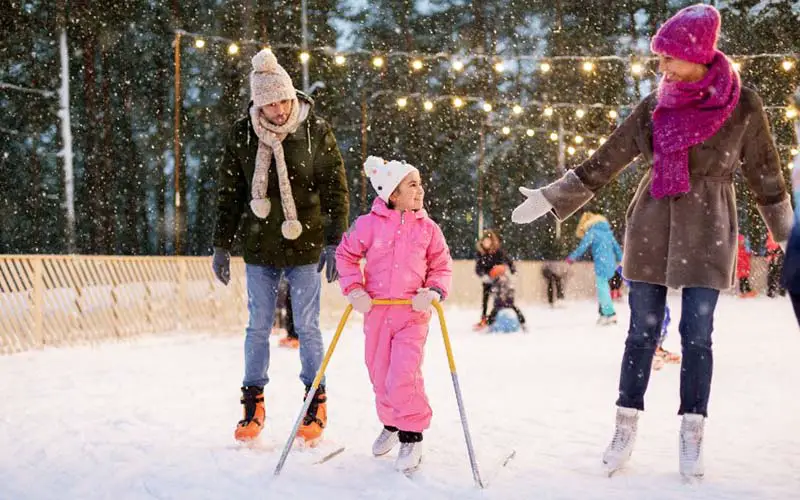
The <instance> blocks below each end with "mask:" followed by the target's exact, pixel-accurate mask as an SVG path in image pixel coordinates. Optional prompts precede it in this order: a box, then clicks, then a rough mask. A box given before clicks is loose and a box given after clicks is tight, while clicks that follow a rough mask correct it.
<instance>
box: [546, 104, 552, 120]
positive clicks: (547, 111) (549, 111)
mask: <svg viewBox="0 0 800 500" xmlns="http://www.w3.org/2000/svg"><path fill="white" fill-rule="evenodd" d="M544 116H546V117H548V118H549V117H551V116H553V108H551V107H550V106H547V107H546V108H544Z"/></svg>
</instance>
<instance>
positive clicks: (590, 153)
mask: <svg viewBox="0 0 800 500" xmlns="http://www.w3.org/2000/svg"><path fill="white" fill-rule="evenodd" d="M586 153H587V154H588V155H589V156H592V155H593V154H594V149H590V150H588V151H586Z"/></svg>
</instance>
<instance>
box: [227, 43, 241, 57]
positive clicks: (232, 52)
mask: <svg viewBox="0 0 800 500" xmlns="http://www.w3.org/2000/svg"><path fill="white" fill-rule="evenodd" d="M238 53H239V46H238V45H236V44H235V43H232V44H230V45H228V54H230V55H232V56H235V55H236V54H238Z"/></svg>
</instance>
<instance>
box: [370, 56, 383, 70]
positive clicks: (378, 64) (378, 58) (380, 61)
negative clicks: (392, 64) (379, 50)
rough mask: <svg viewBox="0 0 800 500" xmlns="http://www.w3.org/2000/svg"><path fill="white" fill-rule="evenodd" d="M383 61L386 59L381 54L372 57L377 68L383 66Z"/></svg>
mask: <svg viewBox="0 0 800 500" xmlns="http://www.w3.org/2000/svg"><path fill="white" fill-rule="evenodd" d="M383 63H384V60H383V58H382V57H381V56H375V57H373V58H372V65H373V66H375V67H376V68H382V67H383Z"/></svg>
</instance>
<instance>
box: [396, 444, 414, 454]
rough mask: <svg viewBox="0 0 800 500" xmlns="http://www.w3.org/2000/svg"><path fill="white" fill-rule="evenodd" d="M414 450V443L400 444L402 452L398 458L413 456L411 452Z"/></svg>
mask: <svg viewBox="0 0 800 500" xmlns="http://www.w3.org/2000/svg"><path fill="white" fill-rule="evenodd" d="M412 450H414V443H400V451H399V452H398V454H397V456H398V458H399V457H407V456H409V455H411V451H412Z"/></svg>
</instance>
